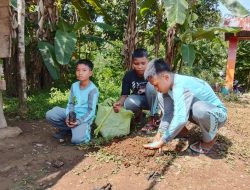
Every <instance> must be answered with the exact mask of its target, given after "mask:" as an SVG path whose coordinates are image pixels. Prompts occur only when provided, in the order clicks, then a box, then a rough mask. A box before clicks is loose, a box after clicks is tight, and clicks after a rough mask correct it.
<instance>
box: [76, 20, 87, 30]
mask: <svg viewBox="0 0 250 190" xmlns="http://www.w3.org/2000/svg"><path fill="white" fill-rule="evenodd" d="M87 24H89V22H87V21H84V20H81V21H79V22H76V23H75V24H74V29H73V31H77V30H79V29H81V28H83V27H84V26H86V25H87Z"/></svg>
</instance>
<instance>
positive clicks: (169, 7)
mask: <svg viewBox="0 0 250 190" xmlns="http://www.w3.org/2000/svg"><path fill="white" fill-rule="evenodd" d="M163 2H164V6H165V10H166V15H167V19H168V25H169V29H168V35H167V50H166V60H167V62H168V63H169V64H171V65H172V64H173V63H174V62H175V63H176V62H177V60H174V55H175V57H176V58H177V59H178V57H179V56H178V54H180V55H181V57H182V61H183V62H184V63H185V64H187V65H189V66H192V64H193V62H194V60H195V48H194V44H193V42H194V41H196V40H200V39H209V40H211V39H213V38H215V37H216V36H217V35H218V33H219V32H231V33H237V32H239V29H233V28H224V27H212V28H193V27H192V23H193V22H194V21H195V20H197V19H198V16H197V15H196V14H195V13H193V11H192V9H191V8H189V7H192V6H193V4H195V3H196V2H195V1H194V2H190V3H189V4H188V2H187V1H186V0H163ZM192 3H193V4H192ZM237 5H238V4H237ZM237 11H238V12H239V10H238V9H237ZM178 30H180V31H178Z"/></svg>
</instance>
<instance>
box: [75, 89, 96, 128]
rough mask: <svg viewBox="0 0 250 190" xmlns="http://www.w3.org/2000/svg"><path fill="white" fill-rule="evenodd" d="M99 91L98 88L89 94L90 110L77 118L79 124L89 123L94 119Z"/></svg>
mask: <svg viewBox="0 0 250 190" xmlns="http://www.w3.org/2000/svg"><path fill="white" fill-rule="evenodd" d="M98 97H99V92H98V90H97V89H96V88H94V89H93V90H91V91H90V92H89V94H88V111H87V113H86V114H85V115H84V116H82V117H80V118H78V119H77V124H78V125H80V124H82V123H87V122H89V121H90V120H92V119H93V118H94V116H95V111H96V105H97V102H98Z"/></svg>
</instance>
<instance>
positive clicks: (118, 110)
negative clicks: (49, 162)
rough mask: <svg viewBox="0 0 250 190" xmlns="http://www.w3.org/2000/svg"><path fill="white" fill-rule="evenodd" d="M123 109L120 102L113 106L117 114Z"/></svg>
mask: <svg viewBox="0 0 250 190" xmlns="http://www.w3.org/2000/svg"><path fill="white" fill-rule="evenodd" d="M121 108H122V106H121V103H120V102H116V103H114V104H113V109H114V112H115V113H118V112H120V110H121Z"/></svg>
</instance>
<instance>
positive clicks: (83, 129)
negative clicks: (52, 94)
mask: <svg viewBox="0 0 250 190" xmlns="http://www.w3.org/2000/svg"><path fill="white" fill-rule="evenodd" d="M46 120H47V121H48V122H49V123H50V124H52V126H53V127H55V128H57V129H59V130H61V131H69V130H71V132H72V138H71V142H72V143H74V144H80V143H86V142H89V141H90V138H91V137H90V130H91V128H90V125H91V123H83V124H80V125H78V126H76V127H74V128H70V127H68V126H67V125H66V122H65V120H66V110H65V109H64V108H61V107H58V106H56V107H54V108H52V109H51V110H49V111H47V113H46Z"/></svg>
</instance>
